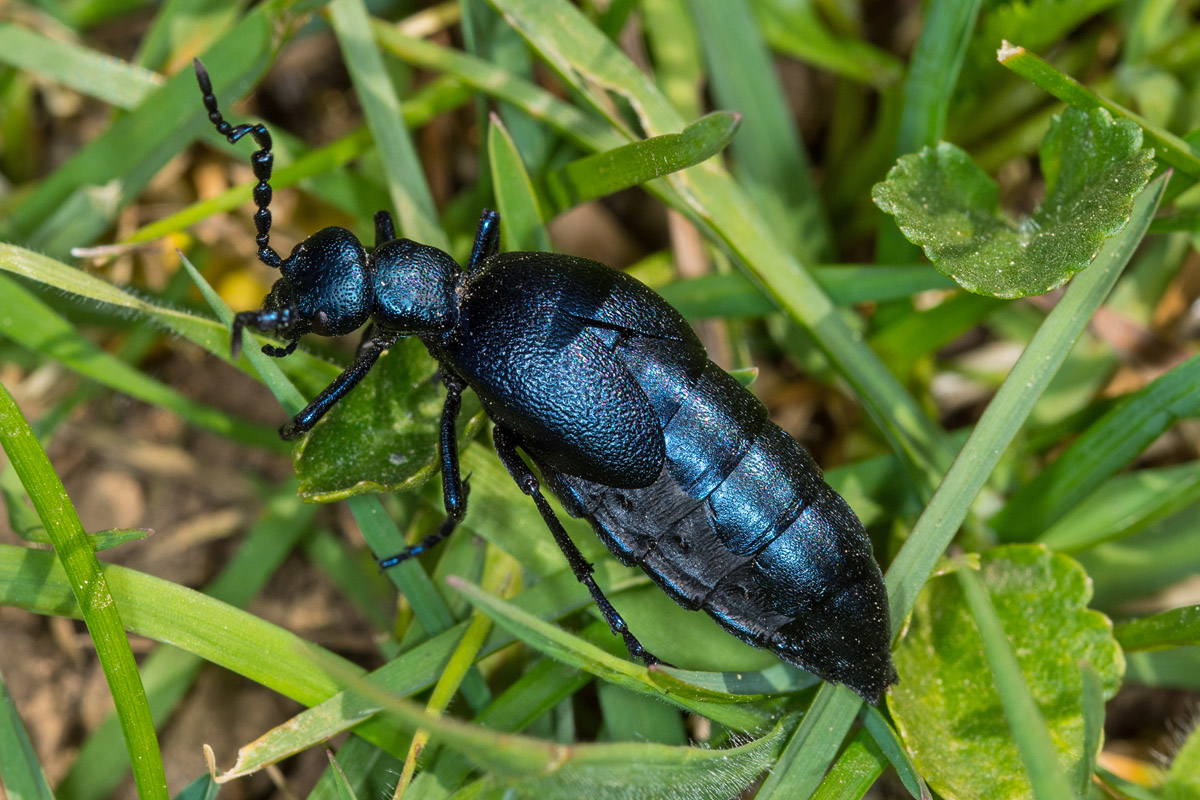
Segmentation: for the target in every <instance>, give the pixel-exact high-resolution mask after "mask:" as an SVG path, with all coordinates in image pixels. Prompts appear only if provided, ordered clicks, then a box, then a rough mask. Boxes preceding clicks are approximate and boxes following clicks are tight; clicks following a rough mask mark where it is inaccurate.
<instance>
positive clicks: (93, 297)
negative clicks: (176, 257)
mask: <svg viewBox="0 0 1200 800" xmlns="http://www.w3.org/2000/svg"><path fill="white" fill-rule="evenodd" d="M185 266H186V261H185ZM0 270H3V271H7V272H11V273H13V274H14V275H20V276H23V277H26V278H29V279H30V280H33V281H36V282H38V283H41V284H45V285H46V286H51V287H53V288H55V289H56V290H58V291H60V292H63V293H65V294H69V295H74V296H75V297H76V298H78V299H80V300H81V301H84V302H95V303H103V304H106V305H110V306H113V307H114V308H115V309H118V310H120V309H124V310H125V311H132V312H134V313H137V314H142V315H145V316H146V317H148V318H150V319H152V320H154V321H155V322H156V323H158V324H160V325H162V326H163V327H165V328H167V329H168V330H171V331H174V332H175V333H176V334H178V335H179V336H181V337H182V338H184V339H187V340H188V341H190V342H192V343H193V344H196V345H199V346H200V347H202V348H203V349H205V350H207V351H208V352H209V353H211V354H213V355H215V356H217V357H218V358H220V359H222V360H224V361H229V334H228V332H227V331H228V330H229V327H228V323H222V322H218V321H217V320H213V319H208V318H205V317H200V316H197V315H196V314H192V313H190V312H187V311H180V310H178V309H174V308H170V307H168V306H165V305H159V304H156V303H153V302H150V301H148V300H144V299H142V298H140V297H137V296H135V295H133V294H131V293H129V292H127V291H125V290H124V289H122V288H120V287H118V286H114V285H112V284H111V283H106V282H105V281H103V280H101V279H100V278H97V277H96V276H94V275H89V274H87V273H86V272H84V271H82V270H78V269H74V268H73V267H69V266H67V265H66V264H64V263H62V262H61V261H56V260H54V259H52V258H47V257H46V256H43V255H41V254H40V253H35V252H33V251H32V250H28V249H25V248H22V247H17V246H15V245H10V244H5V243H3V242H0ZM230 319H232V313H231V314H230ZM250 351H255V353H256V351H257V348H254V347H251V348H247V353H246V355H247V357H250V356H251V355H253V354H254V353H252V352H250ZM245 363H246V362H242V361H239V362H237V364H235V366H240V367H242V368H244V365H245ZM261 363H262V364H264V365H266V364H267V362H266V359H265V356H264V359H263V361H262V362H261ZM282 367H283V369H284V370H285V371H286V372H287V374H288V375H290V376H292V377H293V379H295V380H303V381H306V382H320V383H321V384H322V385H323V384H324V383H327V382H328V381H330V380H332V379H333V378H334V377H336V376H337V374H338V370H337V368H336V367H334V366H333V365H332V364H330V363H329V362H327V361H324V360H323V359H320V358H317V357H315V356H312V355H309V354H308V353H304V352H296V353H293V354H292V355H291V357H289V358H288V359H286V363H284V364H283V365H282ZM264 368H265V367H264ZM274 368H275V369H276V370H278V369H280V367H279V366H275V367H274ZM306 385H307V383H306ZM297 400H299V395H297ZM301 405H303V403H301ZM299 408H300V406H297V409H296V410H299Z"/></svg>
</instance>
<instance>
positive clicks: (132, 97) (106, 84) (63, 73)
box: [0, 23, 165, 108]
mask: <svg viewBox="0 0 1200 800" xmlns="http://www.w3.org/2000/svg"><path fill="white" fill-rule="evenodd" d="M0 63H5V64H8V65H9V66H11V67H16V68H17V69H20V70H24V71H26V72H29V73H31V74H34V75H38V76H40V77H42V78H46V79H48V80H51V81H54V82H56V83H59V84H62V85H63V86H66V87H68V88H71V89H74V90H75V91H77V92H80V93H81V94H86V95H88V96H90V97H94V98H96V99H97V100H100V101H102V102H105V103H108V104H109V105H113V106H116V107H117V108H135V107H137V105H138V104H139V103H141V101H142V100H144V99H145V97H146V95H147V94H149V93H150V92H152V91H154V90H155V89H157V88H159V87H160V86H162V85H163V83H165V81H164V79H163V77H162V76H161V75H159V74H157V73H154V72H151V71H150V70H148V69H143V68H141V67H139V66H136V65H134V64H128V63H126V62H124V61H121V60H120V59H116V58H113V57H112V56H110V55H106V54H104V53H98V52H96V51H95V50H89V49H88V48H86V47H81V46H79V45H77V44H75V43H73V42H65V41H61V40H59V39H51V38H49V37H47V36H43V35H42V34H40V33H38V32H36V31H32V30H29V29H28V28H22V27H20V26H18V25H14V24H12V23H2V24H0Z"/></svg>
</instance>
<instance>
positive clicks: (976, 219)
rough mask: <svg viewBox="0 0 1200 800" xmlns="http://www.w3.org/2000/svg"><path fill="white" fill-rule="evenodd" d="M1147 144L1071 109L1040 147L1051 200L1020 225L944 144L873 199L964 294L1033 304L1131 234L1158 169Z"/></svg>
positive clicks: (1097, 114) (1097, 113)
mask: <svg viewBox="0 0 1200 800" xmlns="http://www.w3.org/2000/svg"><path fill="white" fill-rule="evenodd" d="M1141 144H1142V134H1141V131H1140V130H1139V129H1138V127H1137V126H1136V125H1134V124H1133V123H1131V122H1129V121H1127V120H1116V121H1114V120H1113V119H1112V117H1111V116H1109V114H1108V112H1107V111H1104V110H1103V109H1096V110H1093V111H1090V112H1081V111H1078V110H1076V109H1073V108H1071V109H1067V110H1066V111H1065V112H1063V114H1062V115H1061V116H1059V117H1058V118H1057V119H1056V120H1055V122H1054V123H1053V124H1052V126H1051V128H1050V131H1049V132H1048V133H1047V134H1046V138H1045V139H1044V140H1043V141H1042V148H1041V164H1042V172H1043V174H1044V175H1045V177H1046V199H1045V201H1044V202H1043V203H1042V204H1041V205H1040V206H1039V207H1038V208H1037V210H1035V211H1034V213H1033V214H1032V216H1030V217H1027V218H1022V219H1016V218H1013V217H1012V216H1010V215H1009V214H1007V213H1006V212H1004V211H1003V210H1001V209H1000V208H999V207H998V206H997V199H998V195H999V188H998V187H997V186H996V184H995V182H994V181H992V180H991V179H990V178H989V177H988V176H987V175H985V174H984V173H983V171H982V170H980V169H979V168H978V167H977V166H976V165H975V164H974V162H972V161H971V159H970V156H968V155H967V154H966V153H965V152H964V151H962V150H960V149H959V148H957V147H955V146H954V145H952V144H948V143H946V142H942V143H941V144H939V145H938V146H937V147H936V148H925V149H924V150H922V151H921V152H920V153H918V154H915V155H910V156H904V157H903V158H901V159H900V161H899V162H898V163H897V164H896V166H895V167H893V168H892V170H891V171H890V172H889V173H888V177H887V180H886V181H884V182H883V183H880V184H877V185H876V186H875V189H874V191H873V192H872V197H873V198H874V200H875V203H876V205H878V206H879V207H880V208H881V209H883V210H884V211H886V212H888V213H889V214H892V215H894V216H895V217H896V224H897V225H899V226H900V229H901V230H902V231H903V232H904V235H905V236H907V237H908V239H909V240H910V241H912V242H914V243H916V244H919V245H921V246H923V247H924V248H925V254H926V255H927V256H929V260H930V261H932V262H933V263H934V266H936V267H937V268H938V269H939V270H941V271H942V272H944V273H945V274H947V275H949V276H950V277H951V278H953V279H954V280H955V281H956V282H957V283H958V284H959V285H960V286H962V287H963V288H964V289H967V290H969V291H972V292H975V293H977V294H986V295H992V296H993V297H1026V296H1028V295H1032V294H1041V293H1043V292H1048V291H1050V290H1051V289H1054V288H1056V287H1058V286H1061V285H1062V284H1064V283H1066V282H1067V281H1068V280H1069V279H1070V278H1071V276H1073V275H1074V274H1075V273H1077V272H1079V271H1080V270H1081V269H1083V268H1084V267H1086V266H1087V265H1088V264H1090V263H1091V262H1092V260H1093V259H1095V257H1096V255H1097V254H1098V253H1099V252H1100V247H1101V246H1102V245H1103V243H1104V240H1105V239H1107V238H1108V237H1111V236H1113V235H1115V234H1116V233H1117V232H1118V231H1120V230H1121V229H1122V228H1123V227H1125V224H1126V223H1127V222H1128V221H1129V215H1130V213H1131V212H1132V210H1133V198H1134V197H1136V196H1137V195H1138V193H1139V192H1141V190H1142V189H1143V188H1144V187H1145V185H1146V182H1147V181H1148V180H1149V179H1150V174H1151V172H1153V169H1154V166H1153V161H1152V159H1153V151H1150V150H1144V149H1142V146H1141Z"/></svg>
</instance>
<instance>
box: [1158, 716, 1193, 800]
mask: <svg viewBox="0 0 1200 800" xmlns="http://www.w3.org/2000/svg"><path fill="white" fill-rule="evenodd" d="M1162 796H1163V800H1194V798H1196V797H1200V725H1197V726H1194V727H1193V728H1192V732H1191V733H1189V734H1188V737H1187V740H1186V741H1184V743H1183V747H1181V748H1179V752H1178V753H1176V754H1175V757H1174V758H1173V759H1171V769H1170V770H1168V772H1167V779H1166V781H1164V782H1163V787H1162Z"/></svg>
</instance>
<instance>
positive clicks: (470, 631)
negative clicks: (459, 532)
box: [396, 586, 496, 797]
mask: <svg viewBox="0 0 1200 800" xmlns="http://www.w3.org/2000/svg"><path fill="white" fill-rule="evenodd" d="M495 589H496V587H494V586H492V587H489V590H492V591H494V590H495ZM491 630H492V621H491V619H490V618H488V616H487V615H486V614H483V613H480V612H479V611H476V612H475V613H474V614H473V615H472V616H471V620H470V622H469V623H468V625H467V630H466V631H465V632H464V633H463V637H462V639H461V640H460V641H459V643H458V646H457V647H455V648H454V652H453V653H452V654H451V655H450V660H449V661H447V662H446V669H445V670H444V671H443V672H442V676H441V677H440V678H438V681H437V683H435V684H434V686H433V691H432V692H431V693H430V695H429V703H428V704H427V705H426V706H425V711H426V712H427V713H430V714H439V715H440V714H443V713H444V712H445V711H446V707H447V706H449V705H450V701H451V700H453V699H454V695H455V693H456V692H457V691H458V689H459V687H460V686H461V685H462V683H463V679H464V678H466V677H467V675H468V674H469V673H470V672H471V670H472V669H473V668H474V664H475V661H476V659H478V658H479V649H480V648H481V647H483V645H484V641H485V640H486V639H487V636H488V634H489V633H490V632H491ZM428 742H429V731H427V730H426V729H424V728H418V729H417V731H416V733H414V734H413V743H412V746H411V747H410V748H409V751H408V757H407V758H406V759H405V760H404V769H403V771H402V772H401V773H400V780H399V781H398V782H397V784H396V796H397V797H399V796H400V795H401V794H402V793H403V792H404V789H405V787H407V786H409V784H411V783H412V779H413V774H414V773H415V772H416V769H417V759H418V758H420V756H421V754H422V753H423V752H424V750H425V745H426V744H428Z"/></svg>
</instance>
